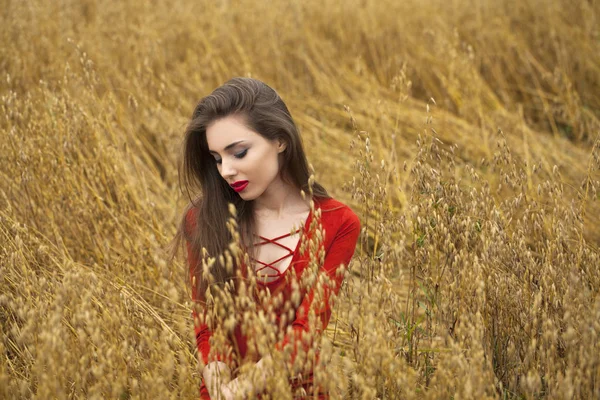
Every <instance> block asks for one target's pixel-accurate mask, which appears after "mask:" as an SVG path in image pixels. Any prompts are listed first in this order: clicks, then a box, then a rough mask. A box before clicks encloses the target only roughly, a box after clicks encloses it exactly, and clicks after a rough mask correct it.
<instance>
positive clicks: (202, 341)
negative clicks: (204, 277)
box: [186, 210, 228, 365]
mask: <svg viewBox="0 0 600 400" xmlns="http://www.w3.org/2000/svg"><path fill="white" fill-rule="evenodd" d="M186 223H187V224H188V228H189V227H193V226H194V224H195V220H194V214H193V212H192V210H190V211H189V212H188V215H187V216H186ZM186 248H187V254H188V258H187V259H188V267H189V268H188V269H189V273H190V282H194V280H193V277H194V270H195V268H196V266H197V265H198V260H197V259H196V257H194V254H193V252H192V246H191V243H190V242H189V241H187V240H186ZM192 301H193V302H194V303H197V302H200V303H204V299H203V296H202V295H201V294H199V293H197V290H196V287H195V286H194V285H192ZM203 311H204V312H206V309H205V308H203ZM192 317H193V320H194V332H195V334H196V346H197V348H198V352H199V353H200V355H201V357H202V361H203V362H204V364H205V365H206V364H208V362H209V361H223V362H227V361H228V358H226V356H225V355H224V354H223V353H220V352H217V353H215V354H213V357H211V359H210V360H209V355H210V350H211V346H210V338H211V336H212V332H211V330H210V329H209V327H208V325H207V324H206V323H205V322H204V318H200V317H199V315H198V313H197V312H196V310H195V309H194V310H193V311H192Z"/></svg>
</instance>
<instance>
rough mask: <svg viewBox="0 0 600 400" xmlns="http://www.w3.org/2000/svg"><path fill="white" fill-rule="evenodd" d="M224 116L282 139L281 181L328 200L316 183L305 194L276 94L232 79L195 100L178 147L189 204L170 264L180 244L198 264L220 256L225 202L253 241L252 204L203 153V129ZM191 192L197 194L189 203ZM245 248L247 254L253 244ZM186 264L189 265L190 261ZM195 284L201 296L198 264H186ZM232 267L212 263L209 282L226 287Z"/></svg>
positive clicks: (302, 167) (300, 152) (295, 138)
mask: <svg viewBox="0 0 600 400" xmlns="http://www.w3.org/2000/svg"><path fill="white" fill-rule="evenodd" d="M229 115H240V116H242V117H243V120H244V121H245V125H246V126H247V127H248V128H249V129H251V130H253V131H255V132H257V133H258V134H260V135H261V136H263V137H264V138H265V139H268V140H277V139H282V140H283V141H284V142H285V143H286V148H285V150H284V152H283V162H282V163H281V165H280V170H279V172H280V173H281V177H282V179H283V180H284V181H285V182H286V183H288V184H291V185H293V186H294V187H297V188H298V191H300V190H304V192H305V193H306V194H307V195H308V194H309V193H310V192H311V191H312V195H313V197H318V198H329V197H330V196H329V195H328V193H327V191H326V190H325V188H323V186H321V185H320V184H319V183H317V182H314V181H313V184H312V190H309V177H310V171H309V167H308V162H307V160H306V155H305V153H304V148H303V145H302V140H301V138H300V134H299V131H298V128H297V126H296V124H295V123H294V120H293V119H292V115H291V114H290V112H289V110H288V108H287V106H286V105H285V103H284V102H283V100H282V99H281V97H279V95H278V94H277V92H276V91H275V90H273V89H272V88H271V87H269V86H268V85H266V84H265V83H263V82H261V81H259V80H257V79H252V78H233V79H231V80H229V81H227V82H225V83H224V84H223V85H222V86H220V87H218V88H216V89H215V90H214V91H213V92H212V93H211V94H210V95H208V96H206V97H204V98H203V99H201V100H200V102H199V103H198V105H197V106H196V108H195V110H194V113H193V114H192V118H191V121H190V122H189V124H188V126H187V128H186V130H185V137H184V141H183V145H182V155H181V158H180V164H179V169H178V172H179V183H180V187H182V189H183V188H184V189H185V192H186V193H187V195H188V198H189V200H190V203H189V204H188V205H187V206H186V207H185V210H184V213H183V215H182V217H181V222H180V224H179V228H178V230H177V233H176V235H175V237H174V238H173V240H172V242H171V244H170V246H169V247H170V249H171V251H170V253H171V259H173V258H174V257H175V255H176V252H177V250H178V248H179V247H180V245H181V241H182V240H183V239H185V240H186V241H188V244H189V245H190V247H191V253H192V257H193V259H194V260H201V259H202V256H203V251H202V249H203V248H204V249H205V250H206V253H207V255H208V256H210V257H217V258H218V257H219V255H221V254H223V253H224V251H225V250H226V249H227V248H228V246H229V244H230V243H231V241H232V239H233V238H232V235H231V232H230V231H229V230H228V229H227V228H226V224H227V221H228V219H229V218H231V215H230V213H229V208H228V207H229V206H228V205H229V203H232V204H233V205H234V206H235V207H236V210H237V217H236V218H237V224H238V226H239V229H240V232H241V236H242V237H243V238H244V237H245V238H252V237H253V235H252V234H253V232H254V227H255V221H254V208H253V207H254V202H253V201H245V200H243V199H242V198H240V196H239V195H238V194H237V193H236V192H235V191H234V190H233V189H232V188H231V187H230V186H229V184H228V183H227V182H226V181H225V179H223V177H221V175H220V173H219V171H218V169H217V167H216V165H215V161H214V158H213V157H212V156H211V155H210V153H209V151H208V143H207V140H206V128H207V127H208V126H209V125H210V124H211V123H212V122H214V121H216V120H218V119H221V118H224V117H227V116H229ZM196 189H199V190H200V194H199V195H198V196H197V197H196V198H195V199H192V196H191V193H194V191H195V190H196ZM193 208H194V209H195V210H194V211H195V212H194V213H193V215H195V217H194V221H193V222H194V223H193V224H191V226H190V224H189V223H186V220H187V218H186V217H188V212H190V210H191V209H193ZM245 244H246V245H247V248H248V251H249V252H250V254H252V253H251V252H252V251H253V243H252V240H250V242H249V243H245ZM190 261H191V260H188V262H190ZM190 268H192V271H193V276H195V278H196V279H195V281H196V282H195V285H193V286H192V290H195V291H196V293H198V294H204V293H205V291H206V289H207V286H208V282H206V281H205V279H202V270H201V268H200V267H199V266H198V265H190ZM236 269H237V265H235V264H234V268H233V270H228V269H227V268H226V267H225V265H222V264H221V263H219V262H217V263H215V264H214V265H213V267H212V269H211V273H212V276H213V278H214V282H215V283H217V284H219V283H225V282H227V281H229V280H231V279H232V278H234V277H235V276H236Z"/></svg>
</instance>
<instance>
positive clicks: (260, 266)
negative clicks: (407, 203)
mask: <svg viewBox="0 0 600 400" xmlns="http://www.w3.org/2000/svg"><path fill="white" fill-rule="evenodd" d="M182 167H183V168H182V169H181V171H180V177H181V178H183V184H184V186H185V187H186V188H187V190H188V193H189V191H190V189H191V190H193V189H194V188H197V189H200V195H199V197H198V198H196V199H194V200H193V201H191V203H190V204H189V205H188V207H187V208H186V210H185V212H184V215H183V216H182V220H181V225H180V227H179V231H178V234H177V237H176V239H179V238H182V237H183V238H184V239H185V242H186V246H187V252H188V265H189V270H190V278H191V286H192V299H193V300H194V301H195V302H197V303H199V304H201V305H202V306H203V307H201V308H200V309H199V310H200V311H194V312H193V315H194V320H195V332H196V339H197V346H198V357H199V361H200V364H201V366H202V378H203V379H202V381H203V382H202V384H201V386H200V397H201V398H203V399H209V398H211V397H212V398H213V399H216V398H225V399H228V398H234V397H237V396H238V395H239V396H240V397H245V398H248V397H254V396H257V395H260V393H261V392H262V393H264V390H265V379H256V377H257V376H258V377H262V378H265V374H266V373H267V372H266V371H267V368H265V366H266V365H270V364H269V362H270V361H271V360H272V359H273V358H276V357H274V356H273V354H275V353H272V352H280V353H279V354H278V355H281V354H284V353H281V352H285V355H286V356H287V362H288V364H286V365H287V367H286V368H291V367H290V366H292V365H296V364H294V360H295V358H296V356H297V355H298V354H299V353H301V352H302V351H303V350H304V349H306V340H304V339H301V336H302V334H303V333H304V332H309V331H310V332H317V333H319V332H322V331H323V330H324V329H325V328H326V326H327V324H328V322H329V319H330V316H331V305H330V304H329V302H330V301H329V300H330V296H331V295H332V294H337V293H338V292H339V289H340V286H341V283H342V279H343V274H341V273H339V272H340V270H342V271H343V268H344V267H347V266H348V265H349V263H350V259H351V258H352V256H353V254H354V250H355V247H356V242H357V240H358V235H359V231H360V222H359V219H358V217H357V216H356V215H355V214H354V212H352V210H351V209H350V208H349V207H348V206H346V205H344V204H342V203H341V202H339V201H337V200H335V199H333V198H331V197H330V196H329V195H328V194H327V191H326V190H325V189H324V188H323V187H322V186H321V185H320V184H318V183H317V182H315V181H314V180H313V179H309V177H310V173H309V167H308V163H307V160H306V156H305V153H304V149H303V146H302V141H301V139H300V135H299V132H298V128H297V127H296V124H295V123H294V121H293V119H292V116H291V114H290V112H289V110H288V108H287V107H286V105H285V103H284V102H283V100H282V99H281V98H280V97H279V95H278V94H277V93H276V92H275V91H274V90H273V89H272V88H270V87H269V86H267V85H266V84H265V83H263V82H261V81H259V80H256V79H250V78H234V79H231V80H230V81H228V82H226V83H225V84H223V85H222V86H220V87H218V88H217V89H215V90H214V91H213V92H212V93H211V94H210V95H208V96H206V97H204V98H203V99H202V100H200V102H199V103H198V105H197V106H196V109H195V110H194V113H193V115H192V118H191V121H190V123H189V125H188V127H187V130H186V132H185V139H184V144H183V158H182ZM230 204H233V205H234V206H235V210H236V214H235V222H236V224H235V225H236V226H237V227H238V228H239V232H240V235H239V238H240V241H241V247H240V248H241V249H243V252H242V253H245V254H247V255H248V256H247V257H246V258H245V259H246V260H250V262H249V263H248V264H249V265H246V264H247V263H245V262H244V261H243V260H242V258H241V257H234V258H231V257H228V260H229V262H228V263H229V265H225V264H227V262H224V261H223V260H224V258H221V259H220V261H221V262H214V263H212V264H210V267H208V266H207V265H208V264H206V263H204V264H203V263H202V260H205V259H206V257H205V256H208V257H215V258H217V259H219V255H222V254H224V253H227V252H228V251H229V250H230V249H231V247H230V243H231V242H232V240H233V239H234V236H235V235H234V234H233V233H232V230H231V229H228V228H227V224H228V221H229V220H230V218H231V214H230V208H229V207H230ZM311 205H312V206H313V207H312V209H311ZM317 219H318V221H317ZM315 222H318V223H319V225H318V226H319V229H320V233H318V234H317V236H318V238H314V237H312V235H315V233H314V230H311V229H310V227H311V226H313V227H314V226H315V225H316V224H315ZM230 225H231V224H230ZM230 227H231V226H230ZM301 239H304V240H311V239H319V240H320V243H319V244H318V247H319V250H320V251H321V253H320V257H318V258H319V259H318V260H317V261H316V262H317V264H318V267H317V269H316V272H317V275H319V277H321V278H327V279H321V280H320V279H314V280H312V281H311V282H313V284H314V285H315V287H311V286H308V287H304V288H301V289H298V287H299V286H298V284H297V282H298V281H299V279H300V278H301V276H302V275H303V272H306V271H305V270H307V268H308V266H309V265H315V263H314V262H313V263H312V264H311V262H310V257H309V254H308V253H309V251H308V250H306V249H304V251H302V250H301V247H302V246H301ZM303 243H304V242H303ZM306 247H308V246H306ZM313 250H314V249H313ZM228 254H229V255H231V254H232V253H231V252H229V253H228ZM314 255H315V253H314V251H313V258H314ZM232 260H233V261H232ZM313 261H314V260H313ZM232 263H233V264H232ZM203 265H204V266H205V267H204V268H203ZM242 270H243V271H242ZM207 271H208V273H209V276H210V279H207ZM244 271H245V272H244ZM241 277H243V278H241ZM240 279H249V281H252V282H256V283H257V284H256V288H257V289H256V290H255V291H254V292H252V295H251V298H253V299H255V300H256V301H257V303H256V304H260V305H261V307H263V306H264V304H265V303H264V301H261V302H259V301H258V299H264V298H272V299H274V298H277V301H276V302H273V303H271V305H270V306H269V307H270V308H269V312H270V313H271V314H272V315H271V317H272V318H271V319H270V321H272V322H273V323H274V328H275V330H276V332H277V334H276V335H273V336H272V337H275V338H276V340H275V341H274V342H273V343H272V346H270V349H271V350H272V352H271V353H270V354H265V353H264V352H263V353H262V354H261V352H257V351H256V345H254V344H252V343H251V340H250V339H252V340H253V341H254V342H256V340H257V338H256V334H252V335H250V334H249V333H248V332H247V328H244V326H243V324H242V323H241V322H240V319H239V318H231V319H230V321H229V322H228V323H227V324H226V326H227V329H226V331H227V345H226V346H224V348H225V349H229V350H228V351H225V350H223V351H215V349H214V348H213V351H212V352H211V343H213V344H214V341H213V340H211V336H212V335H213V333H214V327H215V326H222V324H221V325H219V324H220V323H223V321H216V322H215V321H213V322H212V323H209V322H207V319H205V318H203V317H204V316H205V315H204V314H206V309H207V308H206V307H207V304H208V303H209V302H207V296H209V297H210V299H211V301H212V304H213V306H218V305H219V304H218V302H219V297H218V296H212V295H211V294H210V293H211V288H214V287H221V288H222V287H229V288H239V287H240V283H239V281H240ZM309 281H310V280H309ZM317 281H319V282H327V283H326V284H325V287H324V288H320V289H319V290H320V291H319V292H316V290H317V288H316V284H315V283H314V282H317ZM227 282H229V283H228V284H225V283H227ZM230 284H231V285H230ZM250 286H251V285H250ZM250 286H248V287H250ZM244 287H247V286H244ZM260 292H265V293H268V296H266V297H265V296H262V297H261V293H260ZM232 304H233V303H232ZM240 304H241V303H240ZM290 307H291V308H292V310H291V313H290V312H286V311H290V310H286V308H288V309H289V308H290ZM309 311H310V312H309ZM227 312H231V313H234V312H236V311H227ZM313 312H314V314H313V316H312V317H311V318H309V315H310V314H311V313H313ZM222 317H227V315H225V316H223V315H222ZM309 320H310V322H309ZM232 321H233V322H232ZM311 323H312V324H311ZM232 324H233V325H232ZM259 339H260V338H259ZM265 340H266V339H265ZM213 347H214V346H213ZM277 358H278V359H281V357H277ZM244 362H245V363H248V362H250V363H252V365H253V367H252V373H245V374H238V372H237V371H238V367H239V366H240V365H241V363H244ZM304 372H306V371H304ZM294 373H295V372H292V371H291V369H290V374H294ZM251 376H252V377H254V378H250V377H251ZM294 376H295V375H294ZM289 384H290V386H291V390H292V393H295V396H296V397H302V394H306V396H307V397H312V396H314V395H317V397H319V398H327V393H325V392H324V391H323V390H321V389H319V388H318V387H316V388H315V387H312V379H311V374H310V371H309V373H308V374H306V373H304V375H303V378H302V379H296V378H293V379H292V378H291V377H290V378H289Z"/></svg>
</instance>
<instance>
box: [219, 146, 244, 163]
mask: <svg viewBox="0 0 600 400" xmlns="http://www.w3.org/2000/svg"><path fill="white" fill-rule="evenodd" d="M246 153H248V149H245V150H243V151H240V152H239V153H237V154H234V155H233V156H234V157H235V158H244V157H245V156H246ZM215 162H216V163H217V164H221V162H222V160H215Z"/></svg>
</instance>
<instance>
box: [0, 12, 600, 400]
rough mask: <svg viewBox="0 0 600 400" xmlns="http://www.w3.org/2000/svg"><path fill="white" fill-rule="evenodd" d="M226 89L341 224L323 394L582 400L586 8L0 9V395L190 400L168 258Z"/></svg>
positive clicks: (596, 47) (188, 339)
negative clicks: (200, 145)
mask: <svg viewBox="0 0 600 400" xmlns="http://www.w3.org/2000/svg"><path fill="white" fill-rule="evenodd" d="M233 76H252V77H254V78H258V79H261V80H264V81H265V82H266V83H268V84H269V85H271V86H272V87H273V88H275V89H276V90H277V91H278V92H279V93H280V95H281V96H282V98H283V99H284V101H286V103H287V104H288V107H289V108H290V111H291V112H292V115H293V116H294V118H295V120H296V122H297V123H298V125H299V127H300V130H301V132H302V135H303V141H304V145H305V148H306V150H307V155H308V158H309V161H310V162H311V163H312V165H313V167H314V170H315V176H316V179H317V180H318V181H319V182H320V183H321V184H323V185H324V186H325V187H326V188H327V189H328V190H329V191H330V194H332V195H333V197H335V198H338V199H339V200H341V201H343V202H346V203H347V204H349V205H350V206H351V207H352V208H353V209H354V210H355V211H356V213H357V214H358V215H359V216H360V217H361V220H362V226H363V228H364V229H363V232H362V234H361V238H360V241H359V246H358V247H357V250H356V254H355V257H354V261H353V263H352V264H351V266H350V273H349V274H348V276H347V282H346V284H345V286H344V287H343V289H342V292H341V294H340V296H339V298H338V299H337V302H336V306H335V307H336V308H335V313H334V316H333V317H332V320H331V323H330V328H329V329H328V331H327V335H326V336H325V338H324V339H323V341H322V343H321V346H322V348H323V352H324V354H327V355H329V356H330V358H331V364H330V365H329V366H328V367H327V368H322V369H321V370H317V371H316V375H317V376H318V377H320V378H319V379H322V380H323V381H324V382H328V385H330V386H328V387H329V388H330V389H331V395H332V398H341V399H375V398H379V399H384V398H385V399H396V398H402V399H404V398H406V399H413V398H415V399H421V398H426V399H427V398H431V399H437V398H444V399H451V398H453V399H471V398H473V399H482V398H502V399H513V398H519V399H520V398H526V399H530V398H531V399H538V398H549V399H570V398H577V399H579V398H582V399H588V398H600V295H599V288H600V274H599V267H600V251H599V246H600V227H599V223H600V202H599V201H598V199H599V196H600V194H599V193H598V189H600V2H598V1H597V0H577V1H566V0H548V1H541V0H522V1H516V0H503V1H491V0H487V1H486V0H461V1H458V0H451V1H439V0H431V1H426V2H425V1H417V0H406V1H393V0H380V1H375V0H360V1H359V0H348V1H344V2H342V1H339V0H335V1H334V0H325V1H315V0H306V1H295V2H287V1H262V0H254V1H248V0H240V1H234V0H230V1H227V0H221V1H180V0H173V1H162V0H156V1H153V2H144V1H140V0H125V1H119V2H117V1H106V0H105V1H100V0H98V1H91V0H90V1H87V0H77V1H75V0H62V1H57V2H48V1H39V0H32V1H28V2H23V1H14V0H1V1H0V97H1V98H0V106H1V108H2V111H1V113H0V166H1V167H0V335H1V340H0V398H39V399H49V398H58V399H63V398H90V399H99V398H110V399H134V398H135V399H137V398H152V399H166V398H186V399H187V398H196V397H197V395H198V385H199V382H200V372H199V369H198V363H197V360H196V349H195V339H194V336H193V322H192V319H191V316H190V311H191V304H190V291H189V287H188V282H187V280H186V278H187V277H186V273H187V271H186V267H185V257H184V255H183V252H181V253H179V255H178V256H177V257H176V258H175V259H174V260H171V259H170V258H169V254H168V251H167V248H168V245H169V243H170V241H171V239H172V238H173V235H174V234H175V230H176V227H177V224H178V223H179V221H180V217H181V213H182V211H183V208H184V206H185V204H186V203H187V201H188V200H187V194H184V193H181V191H180V188H179V182H178V173H177V171H178V163H179V157H180V151H181V149H180V147H181V141H182V139H183V132H184V129H185V126H186V123H187V121H188V119H189V117H190V116H191V113H192V110H193V108H194V106H195V105H196V103H197V101H198V100H199V99H200V98H201V97H203V96H205V95H207V94H208V93H209V92H210V91H211V90H212V89H214V88H215V87H216V86H218V85H219V84H221V83H223V82H224V81H226V80H227V79H229V78H230V77H233ZM271 396H272V398H275V399H280V398H290V397H291V395H290V393H287V392H286V391H285V387H281V385H280V386H277V387H275V386H274V389H273V391H272V392H271Z"/></svg>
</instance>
